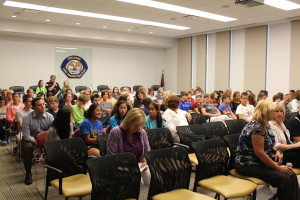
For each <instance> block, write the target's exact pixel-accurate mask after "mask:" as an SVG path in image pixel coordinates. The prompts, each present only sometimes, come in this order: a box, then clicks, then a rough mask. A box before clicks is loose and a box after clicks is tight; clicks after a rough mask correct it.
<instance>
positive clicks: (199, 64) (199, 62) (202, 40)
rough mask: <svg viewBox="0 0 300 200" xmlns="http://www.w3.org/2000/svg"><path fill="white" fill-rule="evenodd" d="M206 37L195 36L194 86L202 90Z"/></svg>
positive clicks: (204, 76) (204, 80) (203, 84)
mask: <svg viewBox="0 0 300 200" xmlns="http://www.w3.org/2000/svg"><path fill="white" fill-rule="evenodd" d="M206 43H207V41H206V35H199V36H197V44H196V49H197V56H196V86H200V87H201V88H202V90H203V91H204V90H205V87H206Z"/></svg>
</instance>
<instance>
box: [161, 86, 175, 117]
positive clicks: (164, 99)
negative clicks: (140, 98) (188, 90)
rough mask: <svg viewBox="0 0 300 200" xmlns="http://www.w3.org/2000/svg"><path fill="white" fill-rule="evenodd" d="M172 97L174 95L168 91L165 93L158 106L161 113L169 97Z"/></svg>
mask: <svg viewBox="0 0 300 200" xmlns="http://www.w3.org/2000/svg"><path fill="white" fill-rule="evenodd" d="M173 95H175V93H174V92H172V91H170V90H169V91H166V92H165V94H164V96H163V99H162V104H161V106H160V110H161V111H163V112H164V111H166V109H167V102H168V99H169V97H170V96H173Z"/></svg>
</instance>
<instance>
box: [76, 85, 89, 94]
mask: <svg viewBox="0 0 300 200" xmlns="http://www.w3.org/2000/svg"><path fill="white" fill-rule="evenodd" d="M86 89H87V87H86V86H76V87H75V92H76V93H80V92H81V91H82V90H86Z"/></svg>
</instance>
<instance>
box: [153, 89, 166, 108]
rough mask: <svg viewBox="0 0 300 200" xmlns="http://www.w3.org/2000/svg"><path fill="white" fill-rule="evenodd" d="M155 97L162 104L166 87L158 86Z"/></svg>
mask: <svg viewBox="0 0 300 200" xmlns="http://www.w3.org/2000/svg"><path fill="white" fill-rule="evenodd" d="M155 97H156V99H157V102H158V104H161V103H162V100H163V97H164V88H163V87H160V88H158V90H157V93H156V95H155Z"/></svg>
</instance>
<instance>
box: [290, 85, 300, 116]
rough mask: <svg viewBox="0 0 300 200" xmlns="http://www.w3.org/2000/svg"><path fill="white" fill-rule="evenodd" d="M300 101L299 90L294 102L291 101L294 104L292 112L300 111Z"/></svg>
mask: <svg viewBox="0 0 300 200" xmlns="http://www.w3.org/2000/svg"><path fill="white" fill-rule="evenodd" d="M299 101H300V90H297V91H296V92H295V94H294V96H293V100H292V101H291V104H292V108H293V109H292V112H297V111H298V109H297V108H298V105H299Z"/></svg>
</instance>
